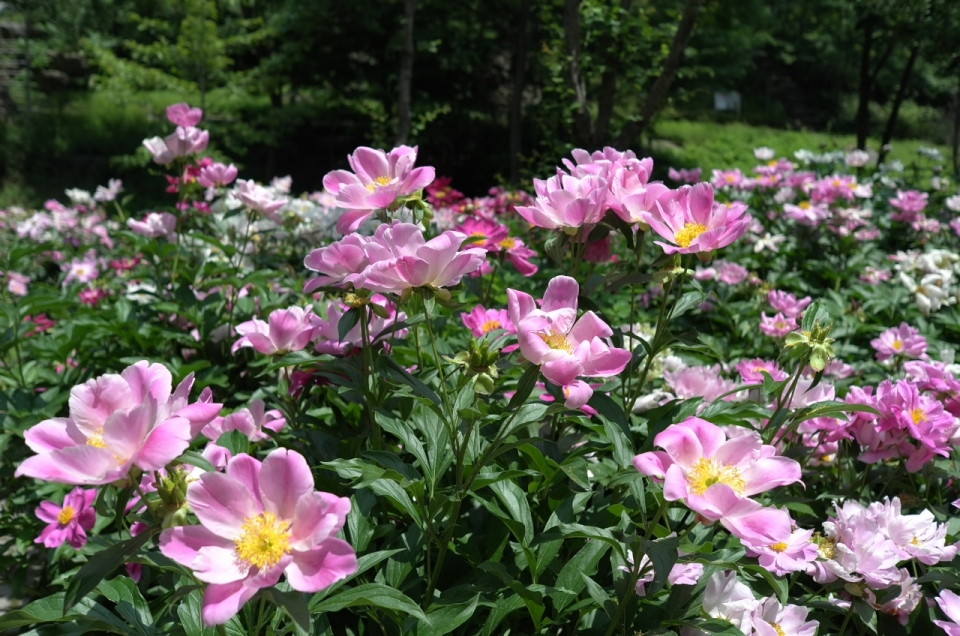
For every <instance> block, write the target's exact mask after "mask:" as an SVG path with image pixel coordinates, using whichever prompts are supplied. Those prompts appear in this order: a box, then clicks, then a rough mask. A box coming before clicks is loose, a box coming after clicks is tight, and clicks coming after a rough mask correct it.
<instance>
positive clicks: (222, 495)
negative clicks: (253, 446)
mask: <svg viewBox="0 0 960 636" xmlns="http://www.w3.org/2000/svg"><path fill="white" fill-rule="evenodd" d="M187 503H188V504H189V506H190V509H191V510H192V511H193V512H194V514H196V515H197V519H199V521H200V524H201V525H199V526H181V527H177V528H170V529H168V530H164V532H163V534H161V535H160V551H161V552H162V553H163V555H164V556H166V557H167V558H169V559H173V560H174V561H176V562H177V563H179V564H181V565H183V566H185V567H188V568H190V569H191V570H193V575H194V576H195V577H196V578H197V579H199V580H200V581H203V582H205V583H207V587H206V589H205V590H204V592H203V606H202V609H201V616H202V618H203V622H204V624H205V625H207V626H212V625H222V624H223V623H225V622H227V621H228V620H229V619H230V618H231V617H233V616H234V615H236V613H237V612H239V611H240V608H241V607H243V605H244V603H246V602H247V601H248V600H249V599H250V598H251V597H253V595H254V594H256V593H257V590H259V589H261V588H265V587H272V586H273V585H275V584H276V583H277V581H279V580H280V575H281V574H285V575H286V577H287V583H288V584H289V585H290V587H292V588H293V589H294V590H297V591H298V592H317V591H319V590H322V589H324V588H326V587H329V586H330V585H332V584H333V583H336V582H337V581H340V580H342V579H345V578H346V577H348V576H350V575H351V574H353V573H354V572H356V571H357V556H356V553H355V552H354V550H353V548H352V547H351V546H350V544H349V543H347V542H346V541H344V540H342V539H338V538H336V536H335V535H336V534H337V533H338V532H339V531H340V529H341V528H342V527H343V524H344V522H345V521H346V518H347V514H348V513H349V512H350V500H349V499H347V498H345V497H337V496H334V495H331V494H329V493H325V492H319V491H316V490H314V481H313V475H312V474H311V473H310V467H309V466H308V465H307V462H306V460H305V459H304V458H303V456H302V455H300V454H299V453H296V452H294V451H290V450H286V449H283V448H279V449H277V450H275V451H273V452H271V453H270V454H269V455H268V456H267V458H266V459H265V460H263V462H262V463H261V462H260V461H258V460H256V459H254V458H253V457H250V456H249V455H238V456H236V457H234V458H232V459H231V460H230V461H229V462H228V463H227V468H226V472H225V473H205V474H204V475H202V476H201V477H200V479H199V481H196V482H194V483H192V484H190V486H189V487H188V489H187Z"/></svg>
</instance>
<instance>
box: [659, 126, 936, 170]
mask: <svg viewBox="0 0 960 636" xmlns="http://www.w3.org/2000/svg"><path fill="white" fill-rule="evenodd" d="M652 138H653V142H652V148H651V151H652V152H653V154H654V157H655V158H657V159H659V160H660V162H665V163H666V164H668V165H672V166H674V167H677V168H681V167H683V168H687V167H691V168H692V167H701V168H703V169H704V171H705V175H706V174H709V171H710V170H712V169H714V168H740V169H741V170H752V169H753V167H754V166H756V165H757V161H756V160H755V159H754V157H753V149H754V148H758V147H760V146H767V147H769V148H773V149H774V150H775V151H776V153H777V155H776V156H777V157H787V158H788V159H791V160H792V159H793V158H794V157H793V153H794V152H795V151H797V150H800V149H801V148H805V149H807V150H812V151H813V152H827V151H830V150H852V149H853V148H855V147H856V138H855V137H854V136H853V135H833V134H829V133H819V132H809V131H804V130H777V129H775V128H766V127H763V126H750V125H748V124H743V123H716V122H699V121H698V122H693V121H682V120H662V121H658V122H657V123H656V124H655V125H654V130H653V134H652ZM867 145H868V148H869V149H870V150H872V151H874V152H876V151H877V150H878V149H879V146H880V140H879V139H871V140H869V142H868V144H867ZM891 145H892V146H893V150H892V151H891V153H890V154H889V157H888V160H892V159H897V160H899V161H902V162H903V164H904V165H905V166H907V167H908V168H910V167H911V166H912V165H913V164H917V166H918V167H920V168H921V169H923V171H924V172H927V171H928V170H929V169H930V167H932V164H933V162H932V161H931V160H929V159H927V158H926V157H923V156H921V155H919V154H918V153H917V149H918V148H920V147H921V146H926V147H937V148H938V149H939V150H940V153H941V154H942V155H943V157H944V161H943V165H944V167H945V168H949V167H950V166H949V157H950V149H949V148H948V147H946V146H935V145H934V144H931V143H929V142H924V141H919V140H916V139H894V140H893V142H892V144H891Z"/></svg>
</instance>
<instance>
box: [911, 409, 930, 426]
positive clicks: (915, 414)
mask: <svg viewBox="0 0 960 636" xmlns="http://www.w3.org/2000/svg"><path fill="white" fill-rule="evenodd" d="M910 419H911V420H913V423H914V424H919V423H920V422H926V421H927V412H926V411H924V410H923V409H921V408H916V409H913V410H912V411H910Z"/></svg>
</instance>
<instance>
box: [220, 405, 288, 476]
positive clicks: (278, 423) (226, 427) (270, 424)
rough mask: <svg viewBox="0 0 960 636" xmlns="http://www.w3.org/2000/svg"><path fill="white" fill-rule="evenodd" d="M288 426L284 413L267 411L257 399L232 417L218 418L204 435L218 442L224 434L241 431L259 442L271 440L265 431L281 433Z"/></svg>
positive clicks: (253, 440)
mask: <svg viewBox="0 0 960 636" xmlns="http://www.w3.org/2000/svg"><path fill="white" fill-rule="evenodd" d="M286 425H287V420H286V418H284V417H283V413H281V412H280V411H278V410H277V409H271V410H269V411H267V410H266V409H265V407H264V404H263V400H261V399H256V400H254V401H252V402H250V406H249V408H241V409H237V410H236V411H234V412H233V413H231V414H230V415H225V416H223V417H217V418H216V419H215V420H213V421H212V422H210V423H209V424H207V425H206V426H205V427H204V429H203V431H202V433H203V436H204V437H206V438H207V439H210V440H213V441H216V440H218V439H219V438H220V436H221V435H223V434H224V433H228V432H230V431H240V432H241V433H243V434H244V435H246V436H247V439H249V440H250V441H251V442H259V441H261V440H265V439H269V438H270V436H269V435H268V434H267V433H264V429H268V430H271V431H273V432H274V433H279V432H280V431H282V430H283V427H284V426H286ZM211 446H215V445H214V444H208V445H207V448H210V447H211ZM211 452H213V450H211ZM211 463H212V462H211Z"/></svg>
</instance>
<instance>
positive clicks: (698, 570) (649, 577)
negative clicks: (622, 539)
mask: <svg viewBox="0 0 960 636" xmlns="http://www.w3.org/2000/svg"><path fill="white" fill-rule="evenodd" d="M671 536H676V535H675V534H674V535H671ZM680 556H687V554H686V553H684V552H683V551H681V552H680ZM627 563H628V564H629V566H630V567H624V566H620V569H621V570H622V571H624V572H629V571H631V570H632V569H633V551H632V550H627ZM701 576H703V565H702V564H700V563H675V564H674V565H673V567H672V568H670V573H669V574H667V583H669V584H670V585H696V584H697V582H698V581H699V580H700V577H701ZM653 578H654V571H653V561H651V560H650V557H649V556H647V555H646V554H644V555H643V557H641V559H640V578H639V579H638V580H637V589H636V591H637V596H646V595H647V593H646V587H647V583H650V582H651V581H653Z"/></svg>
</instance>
